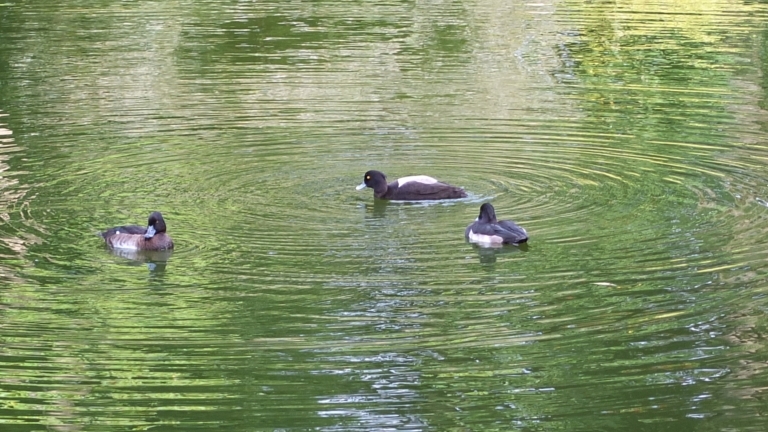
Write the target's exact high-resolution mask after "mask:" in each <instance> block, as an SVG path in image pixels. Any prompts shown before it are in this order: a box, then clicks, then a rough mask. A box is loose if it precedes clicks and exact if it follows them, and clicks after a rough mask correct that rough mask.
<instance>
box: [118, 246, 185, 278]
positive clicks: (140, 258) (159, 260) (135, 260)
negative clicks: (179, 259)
mask: <svg viewBox="0 0 768 432" xmlns="http://www.w3.org/2000/svg"><path fill="white" fill-rule="evenodd" d="M110 252H111V253H112V254H113V255H115V256H119V257H121V258H125V259H128V260H130V264H131V265H143V264H146V265H147V269H148V270H149V271H151V272H157V273H161V272H164V271H165V267H166V265H167V264H168V260H170V258H171V255H172V254H173V250H171V249H169V250H161V251H142V250H130V249H111V250H110Z"/></svg>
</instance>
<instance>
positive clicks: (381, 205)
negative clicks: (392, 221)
mask: <svg viewBox="0 0 768 432" xmlns="http://www.w3.org/2000/svg"><path fill="white" fill-rule="evenodd" d="M390 205H391V204H390V202H389V201H387V200H373V202H372V203H366V204H365V216H366V217H372V218H375V219H381V218H383V217H384V216H385V215H386V213H387V207H389V206H390Z"/></svg>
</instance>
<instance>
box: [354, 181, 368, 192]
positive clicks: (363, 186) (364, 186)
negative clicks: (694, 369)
mask: <svg viewBox="0 0 768 432" xmlns="http://www.w3.org/2000/svg"><path fill="white" fill-rule="evenodd" d="M367 187H368V186H367V185H366V184H365V182H363V183H360V184H359V185H357V187H356V188H355V189H357V190H363V189H365V188H367Z"/></svg>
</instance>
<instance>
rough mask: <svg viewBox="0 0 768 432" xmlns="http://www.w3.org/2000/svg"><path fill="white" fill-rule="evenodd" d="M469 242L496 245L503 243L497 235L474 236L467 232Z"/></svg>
mask: <svg viewBox="0 0 768 432" xmlns="http://www.w3.org/2000/svg"><path fill="white" fill-rule="evenodd" d="M469 241H472V242H475V243H485V244H498V243H501V242H503V241H504V239H503V238H501V237H500V236H497V235H492V236H489V235H485V234H475V233H474V232H473V231H472V230H469Z"/></svg>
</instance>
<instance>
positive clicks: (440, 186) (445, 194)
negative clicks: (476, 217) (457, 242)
mask: <svg viewBox="0 0 768 432" xmlns="http://www.w3.org/2000/svg"><path fill="white" fill-rule="evenodd" d="M367 187H369V188H371V189H373V196H374V198H379V199H385V200H399V201H422V200H442V199H455V198H466V197H467V193H466V192H465V191H464V189H462V188H460V187H456V186H452V185H449V184H447V183H443V182H440V181H437V180H436V179H434V178H432V177H429V176H425V175H415V176H409V177H401V178H399V179H397V180H396V181H393V182H392V183H389V184H387V176H386V175H384V173H383V172H381V171H376V170H371V171H367V172H366V173H365V175H364V176H363V183H361V184H360V185H359V186H357V188H356V189H357V190H363V189H365V188H367Z"/></svg>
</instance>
